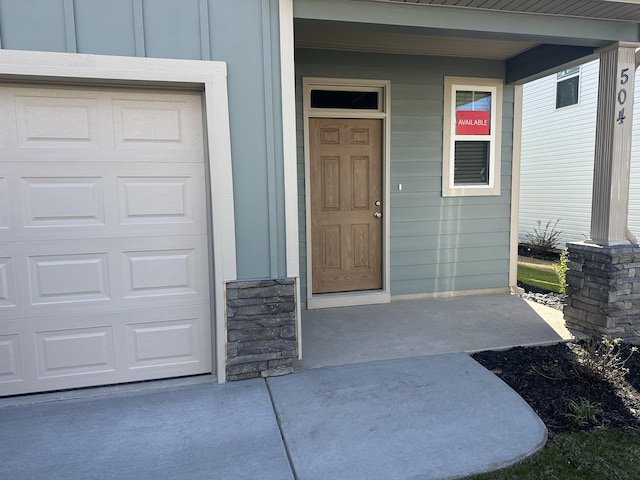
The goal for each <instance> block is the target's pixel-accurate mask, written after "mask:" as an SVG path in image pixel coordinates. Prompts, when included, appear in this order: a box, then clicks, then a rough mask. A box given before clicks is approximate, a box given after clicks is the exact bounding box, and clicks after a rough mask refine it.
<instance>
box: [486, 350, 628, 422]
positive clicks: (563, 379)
mask: <svg viewBox="0 0 640 480" xmlns="http://www.w3.org/2000/svg"><path fill="white" fill-rule="evenodd" d="M579 344H580V343H578V345H579ZM629 348H630V346H628V345H622V346H621V349H622V355H623V356H624V357H625V358H626V355H628V352H629ZM473 358H474V359H475V360H476V361H478V362H479V363H481V364H482V365H484V366H485V367H486V368H488V369H489V370H491V371H493V372H494V373H495V374H496V375H498V376H499V377H500V378H501V379H502V380H503V381H504V382H506V383H507V384H508V385H509V386H511V388H513V389H514V390H515V391H516V392H517V393H518V394H519V395H520V396H521V397H522V398H523V399H524V400H525V401H526V402H527V403H528V404H529V405H531V407H532V408H533V409H534V410H535V411H536V412H537V414H538V415H539V416H540V418H541V419H542V421H543V422H544V423H545V424H546V425H547V427H548V429H549V431H550V433H552V434H553V433H559V432H567V431H576V430H588V429H592V428H594V426H598V425H597V423H601V424H604V425H606V426H611V427H628V426H631V427H636V428H638V427H640V394H639V393H638V390H640V352H636V353H634V354H633V355H632V356H631V358H630V359H629V360H628V361H627V362H626V367H627V368H628V369H629V372H628V373H627V375H626V376H625V377H624V379H623V380H616V381H614V382H613V383H612V382H609V381H607V380H604V379H598V378H596V379H594V378H591V377H590V376H588V375H587V374H585V372H584V371H583V370H582V369H581V367H580V366H579V365H578V364H577V363H576V361H575V358H576V357H575V354H574V353H573V351H572V349H571V347H570V346H569V345H567V344H564V343H562V344H557V345H551V346H545V347H516V348H512V349H510V350H506V351H498V352H495V351H486V352H480V353H476V354H474V355H473ZM580 399H586V400H588V401H589V402H590V404H592V405H598V406H600V407H601V409H602V416H601V417H600V420H599V422H596V423H587V424H585V425H572V424H571V423H572V422H571V421H570V418H569V417H568V416H567V412H568V411H569V410H568V405H569V402H570V401H571V400H574V401H580Z"/></svg>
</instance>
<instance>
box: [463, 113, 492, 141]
mask: <svg viewBox="0 0 640 480" xmlns="http://www.w3.org/2000/svg"><path fill="white" fill-rule="evenodd" d="M489 113H490V112H489V111H488V110H459V111H457V112H456V135H489Z"/></svg>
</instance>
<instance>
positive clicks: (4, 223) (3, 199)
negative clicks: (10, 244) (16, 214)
mask: <svg viewBox="0 0 640 480" xmlns="http://www.w3.org/2000/svg"><path fill="white" fill-rule="evenodd" d="M0 148H1V147H0ZM9 205H10V204H9V180H8V179H7V177H0V232H1V231H2V230H7V229H8V228H9V218H10V216H9Z"/></svg>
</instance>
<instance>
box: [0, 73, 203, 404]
mask: <svg viewBox="0 0 640 480" xmlns="http://www.w3.org/2000/svg"><path fill="white" fill-rule="evenodd" d="M201 104H202V98H201V96H200V95H199V94H194V93H190V92H177V93H168V92H159V91H155V90H154V91H153V92H149V91H142V90H134V89H117V88H115V89H106V88H105V89H96V88H94V89H91V88H83V87H81V88H77V87H74V88H71V87H69V88H64V87H60V88H59V87H48V88H47V87H42V86H33V87H17V86H15V87H14V86H11V87H7V86H3V87H0V119H2V121H3V127H5V128H2V129H0V171H1V172H2V176H0V396H1V395H11V394H18V393H29V392H35V391H46V390H55V389H62V388H74V387H80V386H91V385H100V384H106V383H119V382H127V381H137V380H146V379H152V378H163V377H171V376H180V375H191V374H199V373H207V372H211V371H212V368H213V365H212V363H213V357H212V344H211V308H210V303H209V293H210V292H209V237H208V228H207V208H206V199H207V191H206V184H205V165H204V143H203V133H202V111H201Z"/></svg>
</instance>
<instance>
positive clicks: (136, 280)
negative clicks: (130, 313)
mask: <svg viewBox="0 0 640 480" xmlns="http://www.w3.org/2000/svg"><path fill="white" fill-rule="evenodd" d="M123 256H124V258H123V263H124V265H123V267H124V268H123V270H124V286H125V287H124V296H125V297H126V298H132V297H152V296H164V295H183V294H195V293H197V288H198V284H199V282H197V268H196V265H197V263H196V257H197V254H196V249H195V248H192V249H173V250H154V251H138V252H123Z"/></svg>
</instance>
